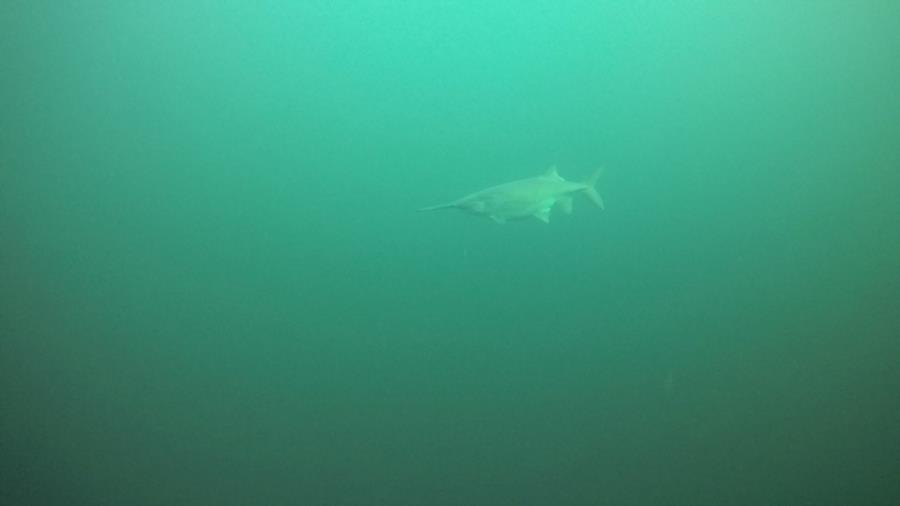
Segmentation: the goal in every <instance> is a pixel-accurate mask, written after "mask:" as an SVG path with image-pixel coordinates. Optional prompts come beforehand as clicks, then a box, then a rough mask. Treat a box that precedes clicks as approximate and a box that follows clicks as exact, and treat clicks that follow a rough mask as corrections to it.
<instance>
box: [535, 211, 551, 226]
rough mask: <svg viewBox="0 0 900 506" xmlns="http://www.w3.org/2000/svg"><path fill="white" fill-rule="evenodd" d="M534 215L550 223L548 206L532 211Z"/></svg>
mask: <svg viewBox="0 0 900 506" xmlns="http://www.w3.org/2000/svg"><path fill="white" fill-rule="evenodd" d="M534 217H535V218H537V219H539V220H541V221H543V222H544V223H550V208H549V207H545V208H543V209H541V210H539V211H538V212H536V213H534Z"/></svg>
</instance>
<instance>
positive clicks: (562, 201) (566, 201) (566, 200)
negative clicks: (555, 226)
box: [556, 196, 572, 214]
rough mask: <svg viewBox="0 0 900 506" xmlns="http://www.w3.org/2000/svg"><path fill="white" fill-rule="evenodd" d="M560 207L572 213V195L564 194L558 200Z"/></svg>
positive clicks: (565, 211)
mask: <svg viewBox="0 0 900 506" xmlns="http://www.w3.org/2000/svg"><path fill="white" fill-rule="evenodd" d="M556 203H557V204H558V205H559V208H560V209H562V212H564V213H566V214H572V197H567V196H563V197H560V198H558V199H557V200H556Z"/></svg>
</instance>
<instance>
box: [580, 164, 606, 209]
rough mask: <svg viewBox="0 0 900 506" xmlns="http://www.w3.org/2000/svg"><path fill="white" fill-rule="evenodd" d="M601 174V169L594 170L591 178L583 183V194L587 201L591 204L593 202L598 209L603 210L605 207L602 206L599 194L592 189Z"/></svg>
mask: <svg viewBox="0 0 900 506" xmlns="http://www.w3.org/2000/svg"><path fill="white" fill-rule="evenodd" d="M602 174H603V169H602V168H600V169H597V170H595V171H594V173H593V174H591V177H589V178H587V180H586V181H585V182H584V194H585V195H587V197H588V198H589V199H591V202H593V203H594V205H596V206H597V207H599V208H600V209H605V206H604V205H603V199H602V198H600V194H599V193H597V189H596V188H594V186H596V184H597V180H598V179H600V176H601V175H602Z"/></svg>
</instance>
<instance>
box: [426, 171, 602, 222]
mask: <svg viewBox="0 0 900 506" xmlns="http://www.w3.org/2000/svg"><path fill="white" fill-rule="evenodd" d="M601 172H602V171H601V170H599V169H598V170H597V171H595V172H594V174H593V175H592V176H591V177H590V178H588V179H587V180H586V181H584V182H580V183H579V182H574V181H566V180H565V179H563V178H562V177H560V175H559V173H558V172H557V171H556V166H553V167H550V168H549V169H548V170H547V171H546V172H545V173H543V174H541V175H540V176H537V177H531V178H527V179H520V180H518V181H511V182H509V183H503V184H499V185H497V186H491V187H490V188H485V189H484V190H480V191H477V192H475V193H472V194H471V195H467V196H465V197H462V198H460V199H457V200H455V201H453V202H450V203H449V204H442V205H437V206H431V207H425V208H422V209H420V211H433V210H437V209H460V210H462V211H465V212H467V213H470V214H474V215H478V216H485V217H488V218H490V219H492V220H493V221H495V222H497V223H506V222H507V221H510V220H520V219H525V218H530V217H535V218H537V219H539V220H541V221H543V222H544V223H549V222H550V212H551V211H552V210H553V208H554V207H555V206H556V205H557V204H559V206H560V208H561V209H562V211H563V212H565V213H567V214H568V213H571V212H572V196H573V195H575V194H579V193H580V194H583V195H585V196H586V197H588V199H590V200H591V202H593V203H594V205H596V206H597V207H599V208H601V209H603V207H604V206H603V199H601V198H600V195H599V194H598V193H597V191H596V189H595V188H594V185H595V184H596V183H597V179H599V178H600V174H601Z"/></svg>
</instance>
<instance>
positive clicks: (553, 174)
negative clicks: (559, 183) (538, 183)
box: [544, 165, 559, 177]
mask: <svg viewBox="0 0 900 506" xmlns="http://www.w3.org/2000/svg"><path fill="white" fill-rule="evenodd" d="M544 177H559V173H558V172H556V165H551V166H550V168H549V169H547V172H544Z"/></svg>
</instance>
